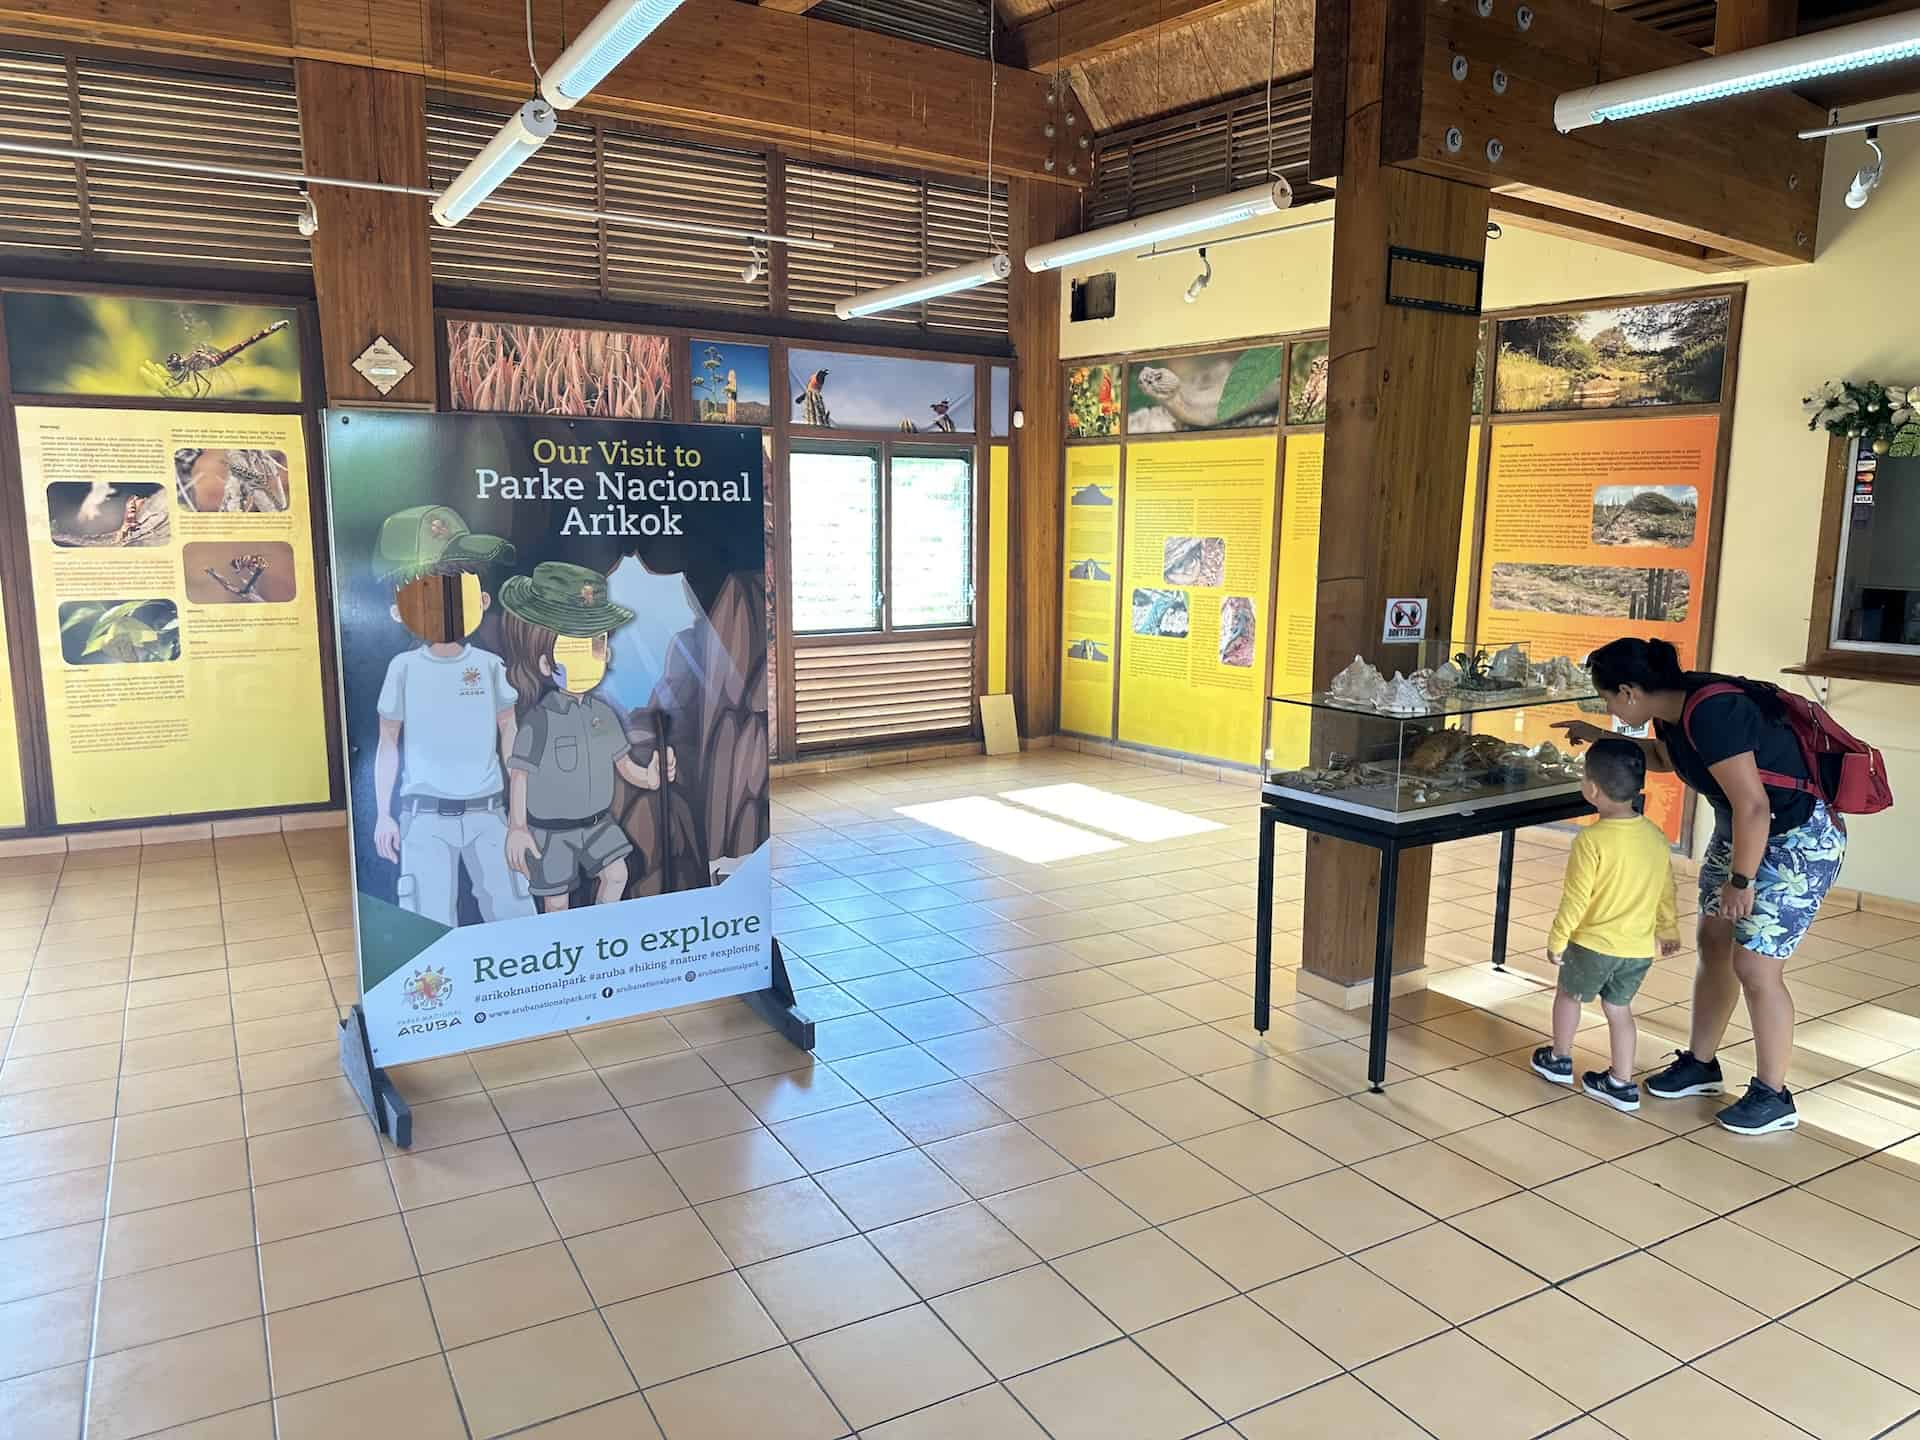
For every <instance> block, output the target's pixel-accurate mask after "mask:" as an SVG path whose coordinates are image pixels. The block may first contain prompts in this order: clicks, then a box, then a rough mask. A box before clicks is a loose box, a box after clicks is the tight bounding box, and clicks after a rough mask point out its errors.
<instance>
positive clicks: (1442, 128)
mask: <svg viewBox="0 0 1920 1440" xmlns="http://www.w3.org/2000/svg"><path fill="white" fill-rule="evenodd" d="M1350 3H1354V0H1319V5H1318V10H1317V18H1316V26H1315V35H1316V39H1317V42H1318V44H1317V53H1316V55H1315V69H1314V117H1313V131H1314V133H1313V165H1312V177H1313V178H1314V179H1316V180H1324V179H1327V178H1329V177H1331V176H1335V175H1338V174H1339V173H1340V171H1341V168H1342V167H1341V161H1342V158H1343V157H1342V155H1341V147H1342V145H1343V143H1344V136H1343V133H1342V129H1341V127H1342V125H1343V123H1344V112H1345V109H1346V99H1345V95H1346V88H1347V82H1348V77H1347V57H1346V53H1345V50H1346V21H1345V14H1346V11H1347V7H1348V5H1349V4H1350ZM1479 8H1480V7H1478V6H1475V5H1465V4H1454V3H1449V0H1392V4H1391V10H1392V18H1391V20H1390V22H1389V24H1388V30H1387V41H1386V45H1385V48H1384V59H1383V61H1382V63H1383V64H1384V65H1385V66H1386V68H1387V70H1388V72H1389V74H1388V83H1387V84H1386V85H1385V86H1384V87H1383V88H1384V94H1385V97H1386V98H1385V101H1384V104H1383V107H1382V115H1381V129H1380V135H1381V139H1380V150H1381V154H1380V158H1381V160H1383V161H1384V162H1385V163H1387V164H1391V165H1401V166H1405V167H1407V168H1409V169H1413V170H1419V171H1422V172H1424V173H1427V174H1431V175H1438V176H1442V177H1445V178H1448V179H1454V180H1464V181H1467V182H1469V183H1473V184H1477V185H1483V186H1485V187H1486V188H1488V189H1489V190H1492V191H1493V192H1494V193H1495V195H1496V197H1499V196H1508V195H1511V196H1514V197H1516V198H1518V199H1522V200H1526V201H1530V202H1532V203H1533V204H1535V205H1541V206H1545V207H1548V208H1549V209H1551V210H1554V211H1558V212H1562V213H1564V214H1567V215H1572V216H1586V217H1591V218H1593V219H1594V220H1596V221H1599V222H1602V223H1601V224H1599V225H1597V226H1596V227H1595V234H1596V238H1602V239H1603V240H1604V239H1605V238H1608V237H1611V238H1616V239H1617V238H1619V235H1618V232H1619V230H1621V229H1625V230H1627V231H1636V232H1641V233H1643V234H1648V235H1654V236H1664V237H1667V238H1668V239H1670V240H1675V241H1679V242H1681V243H1682V244H1683V245H1684V246H1689V247H1692V246H1697V247H1699V248H1700V249H1701V250H1703V251H1705V252H1708V253H1710V254H1716V255H1723V256H1725V257H1728V263H1732V264H1741V263H1751V264H1762V265H1782V264H1795V263H1804V262H1807V261H1811V260H1812V259H1813V256H1814V242H1815V239H1816V236H1817V232H1818V229H1819V218H1820V172H1821V161H1822V157H1823V148H1822V147H1821V146H1820V145H1819V144H1817V143H1814V144H1810V143H1807V142H1805V141H1802V140H1800V139H1798V138H1797V133H1798V132H1799V131H1800V130H1802V129H1804V128H1807V127H1809V126H1814V125H1818V124H1820V123H1822V121H1823V119H1824V112H1823V111H1822V110H1821V109H1820V108H1819V107H1818V106H1816V105H1813V104H1811V103H1809V102H1808V101H1805V100H1802V99H1800V98H1799V97H1798V96H1795V95H1793V94H1791V93H1788V92H1785V91H1773V92H1767V93H1762V94H1756V95H1750V96H1746V97H1743V98H1740V99H1736V100H1727V101H1721V102H1719V103H1716V104H1711V105H1700V106H1694V107H1691V108H1688V109H1684V110H1677V111H1671V112H1668V113H1665V114H1661V115H1653V116H1648V117H1645V118H1643V119H1639V120H1631V121H1623V122H1619V123H1614V124H1608V125H1595V126H1590V127H1588V128H1585V129H1581V130H1577V131H1575V132H1573V133H1572V134H1570V135H1562V134H1561V133H1560V132H1559V131H1557V130H1556V129H1555V128H1554V125H1553V102H1554V100H1555V98H1556V97H1558V96H1559V95H1561V94H1563V93H1565V92H1566V91H1569V90H1575V89H1579V88H1581V87H1583V86H1587V85H1592V84H1595V83H1596V82H1599V81H1605V80H1611V79H1615V78H1619V77H1624V76H1631V75H1644V74H1648V73H1651V72H1653V71H1656V70H1661V69H1665V68H1667V67H1669V66H1673V65H1680V64H1685V63H1687V62H1688V61H1690V60H1697V59H1699V58H1700V56H1701V53H1702V52H1701V51H1699V50H1698V49H1696V48H1695V47H1693V46H1691V45H1688V44H1686V43H1685V42H1683V41H1679V40H1675V39H1673V38H1672V37H1671V36H1668V35H1663V34H1661V33H1660V32H1659V31H1656V30H1653V29H1651V28H1649V27H1647V26H1645V25H1641V24H1638V23H1636V22H1634V21H1632V20H1628V19H1626V18H1624V17H1622V16H1620V15H1617V14H1611V15H1610V14H1608V13H1607V12H1606V11H1605V10H1604V9H1602V8H1601V7H1600V6H1597V5H1594V4H1591V3H1589V0H1529V5H1528V6H1527V7H1518V6H1509V5H1496V6H1494V7H1493V11H1492V14H1491V15H1490V16H1482V15H1481V14H1480V13H1479ZM1522 9H1524V10H1525V12H1526V13H1527V15H1528V17H1529V20H1530V24H1529V26H1528V28H1527V29H1526V30H1524V31H1523V30H1521V29H1520V28H1519V25H1518V23H1517V17H1518V15H1519V13H1521V11H1522ZM1461 62H1464V65H1465V72H1464V73H1465V78H1464V79H1456V78H1455V73H1456V71H1457V70H1458V68H1459V64H1460V63H1461ZM1496 72H1498V73H1499V74H1500V75H1501V76H1502V77H1503V79H1504V82H1505V83H1504V86H1503V88H1500V89H1498V90H1496V88H1495V84H1494V76H1495V73H1496ZM1495 142H1497V144H1496V143H1495ZM1496 203H1497V200H1496ZM1682 253H1685V252H1682Z"/></svg>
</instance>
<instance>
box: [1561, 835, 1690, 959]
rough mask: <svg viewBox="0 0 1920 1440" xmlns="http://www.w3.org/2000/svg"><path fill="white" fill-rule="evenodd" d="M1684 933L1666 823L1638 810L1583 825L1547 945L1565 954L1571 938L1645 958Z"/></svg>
mask: <svg viewBox="0 0 1920 1440" xmlns="http://www.w3.org/2000/svg"><path fill="white" fill-rule="evenodd" d="M1679 936H1680V925H1679V919H1678V917H1677V915H1676V914H1675V907H1674V898H1673V865H1672V857H1671V855H1670V853H1669V851H1668V848H1667V837H1666V834H1665V833H1664V832H1663V831H1662V830H1661V829H1660V827H1659V826H1657V825H1655V824H1654V823H1653V822H1652V821H1651V820H1647V819H1644V818H1643V817H1641V816H1638V815H1631V816H1628V817H1627V818H1626V819H1624V820H1599V821H1596V822H1595V823H1593V824H1592V825H1589V826H1587V828H1586V829H1584V830H1582V831H1581V832H1580V833H1579V835H1578V836H1576V837H1575V838H1574V842H1573V851H1572V853H1571V854H1569V855H1568V856H1567V876H1566V879H1565V880H1564V881H1563V882H1562V884H1561V891H1560V911H1559V913H1558V914H1557V915H1555V916H1554V917H1553V928H1552V929H1551V930H1550V931H1548V933H1547V948H1548V949H1549V950H1551V951H1552V952H1553V953H1554V954H1556V955H1558V954H1559V953H1560V952H1561V951H1563V950H1565V949H1566V948H1567V945H1568V944H1569V942H1571V943H1573V944H1576V945H1582V946H1585V947H1586V948H1587V949H1589V950H1593V951H1597V952H1598V953H1600V954H1602V955H1617V956H1620V957H1621V958H1623V959H1628V960H1638V959H1640V958H1641V957H1643V956H1651V955H1652V954H1653V953H1654V948H1655V942H1656V941H1659V940H1676V939H1678V938H1679Z"/></svg>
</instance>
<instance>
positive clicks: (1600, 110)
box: [1553, 10, 1920, 133]
mask: <svg viewBox="0 0 1920 1440" xmlns="http://www.w3.org/2000/svg"><path fill="white" fill-rule="evenodd" d="M1915 59H1920V10H1905V11H1902V12H1900V13H1899V14H1897V15H1883V16H1881V17H1880V18H1879V19H1877V20H1862V21H1860V22H1859V23H1858V24H1855V25H1841V26H1837V27H1835V28H1834V29H1832V30H1822V31H1819V32H1818V33H1816V34H1812V35H1796V36H1794V37H1793V38H1792V39H1790V40H1776V41H1774V42H1773V43H1772V44H1771V45H1756V46H1754V47H1753V49H1751V50H1737V51H1734V52H1733V53H1731V54H1727V55H1713V56H1709V57H1708V58H1707V59H1704V60H1694V61H1690V62H1689V63H1687V64H1685V65H1675V66H1673V67H1672V68H1671V69H1667V70H1656V71H1655V72H1654V73H1653V74H1651V75H1636V76H1632V77H1631V78H1629V79H1625V80H1609V81H1607V82H1606V83H1605V84H1604V85H1589V86H1587V87H1586V88H1585V89H1584V90H1569V91H1568V92H1567V93H1566V94H1564V95H1562V96H1561V97H1560V98H1559V99H1557V100H1555V101H1554V102H1553V123H1554V125H1555V127H1556V128H1558V129H1559V130H1560V131H1561V132H1562V133H1565V132H1566V131H1569V130H1578V129H1581V128H1582V127H1583V126H1587V125H1598V124H1601V123H1602V122H1604V121H1607V120H1630V119H1632V118H1633V117H1634V116H1636V115H1652V114H1655V113H1657V112H1659V111H1662V110H1678V109H1682V108H1683V107H1685V106H1688V105H1702V104H1705V103H1707V102H1708V101H1710V100H1725V99H1729V98H1731V97H1732V96H1735V95H1747V94H1751V93H1752V92H1754V91H1756V90H1774V89H1778V88H1780V87H1781V86H1785V85H1799V84H1803V83H1805V82H1806V81H1809V80H1818V79H1821V78H1822V77H1824V76H1828V75H1840V74H1844V73H1845V72H1846V71H1849V70H1863V69H1866V68H1867V67H1869V66H1873V65H1889V64H1893V63H1896V62H1898V61H1901V60H1915Z"/></svg>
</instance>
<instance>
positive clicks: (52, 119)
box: [0, 52, 86, 250]
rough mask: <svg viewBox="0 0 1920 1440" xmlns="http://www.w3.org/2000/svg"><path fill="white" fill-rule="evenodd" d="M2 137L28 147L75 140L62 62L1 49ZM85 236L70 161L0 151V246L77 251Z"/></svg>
mask: <svg viewBox="0 0 1920 1440" xmlns="http://www.w3.org/2000/svg"><path fill="white" fill-rule="evenodd" d="M0 139H7V140H12V141H16V142H19V143H23V144H28V145H71V144H72V143H73V112H72V110H71V109H70V108H69V105H68V99H67V62H66V61H65V60H63V59H61V58H60V57H58V56H54V55H21V54H11V53H6V52H0ZM85 235H86V226H85V223H84V221H83V220H82V218H81V212H80V179H79V175H78V173H77V172H76V170H75V169H74V167H73V165H72V164H71V163H69V162H68V161H65V160H42V159H40V158H38V157H36V156H32V155H0V245H5V246H8V247H10V248H18V249H29V250H79V249H80V248H81V247H82V244H83V242H84V239H85Z"/></svg>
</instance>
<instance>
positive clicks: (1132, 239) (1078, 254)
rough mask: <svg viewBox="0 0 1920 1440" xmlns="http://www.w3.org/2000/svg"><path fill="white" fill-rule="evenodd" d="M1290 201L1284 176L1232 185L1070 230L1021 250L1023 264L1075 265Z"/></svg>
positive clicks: (1272, 210) (1037, 267) (1039, 267)
mask: <svg viewBox="0 0 1920 1440" xmlns="http://www.w3.org/2000/svg"><path fill="white" fill-rule="evenodd" d="M1291 204H1293V187H1292V186H1291V185H1289V184H1288V183H1287V182H1286V181H1285V180H1279V179H1276V180H1274V181H1272V182H1271V183H1269V184H1264V185H1255V186H1254V187H1253V188H1252V189H1250V190H1236V191H1234V192H1233V193H1232V194H1231V195H1216V196H1215V197H1214V198H1213V199H1211V200H1196V201H1194V202H1193V203H1192V204H1191V205H1182V206H1180V207H1179V208H1178V209H1176V210H1162V211H1161V212H1160V213H1159V214H1158V215H1148V216H1145V217H1144V218H1142V219H1139V220H1128V221H1125V222H1123V223H1121V224H1119V225H1108V226H1106V227H1105V228H1104V229H1100V230H1089V231H1087V232H1086V234H1084V235H1069V236H1068V237H1067V238H1066V239H1064V240H1055V241H1053V242H1051V243H1050V244H1046V245H1036V246H1034V247H1033V248H1032V249H1031V250H1029V251H1027V253H1026V257H1025V259H1026V265H1027V269H1029V270H1031V271H1033V272H1034V273H1035V274H1036V275H1037V274H1040V273H1041V272H1042V271H1046V270H1059V269H1061V268H1063V267H1064V266H1068V265H1078V264H1079V263H1080V262H1081V261H1082V260H1092V259H1095V258H1097V257H1098V256H1101V255H1111V254H1113V253H1114V252H1115V251H1119V250H1129V249H1132V248H1133V247H1134V246H1135V245H1151V244H1154V243H1156V242H1158V241H1161V240H1177V239H1179V238H1180V237H1181V236H1182V235H1193V234H1197V233H1198V232H1199V231H1202V230H1215V229H1218V228H1219V227H1220V226H1222V225H1233V224H1236V223H1238V222H1239V221H1242V220H1252V219H1254V218H1255V217H1257V216H1261V215H1273V214H1277V213H1278V212H1279V211H1282V210H1284V209H1286V208H1287V207H1288V206H1289V205H1291Z"/></svg>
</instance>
